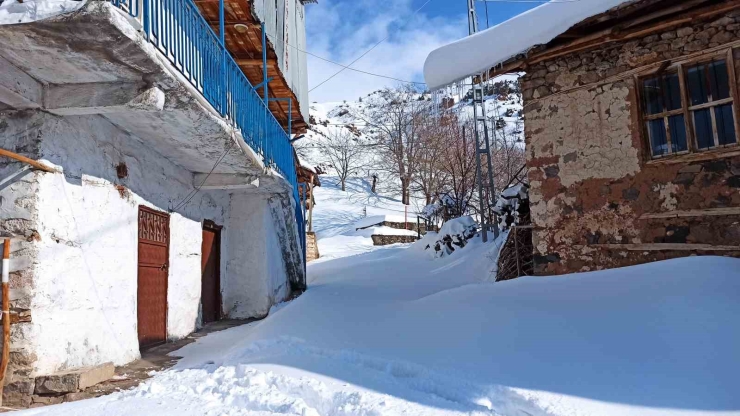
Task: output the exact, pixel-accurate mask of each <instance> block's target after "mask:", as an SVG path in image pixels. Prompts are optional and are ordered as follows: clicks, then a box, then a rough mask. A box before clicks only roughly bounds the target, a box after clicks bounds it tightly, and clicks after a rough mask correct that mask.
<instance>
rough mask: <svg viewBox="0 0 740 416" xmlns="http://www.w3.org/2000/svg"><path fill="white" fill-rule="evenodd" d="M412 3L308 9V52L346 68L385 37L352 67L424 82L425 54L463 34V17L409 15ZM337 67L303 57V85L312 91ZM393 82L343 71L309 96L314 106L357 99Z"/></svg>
mask: <svg viewBox="0 0 740 416" xmlns="http://www.w3.org/2000/svg"><path fill="white" fill-rule="evenodd" d="M418 7H419V5H415V6H412V4H411V0H322V1H321V2H320V4H319V5H312V6H308V8H309V10H308V14H307V27H306V36H307V43H308V50H309V51H310V52H311V53H314V54H316V55H319V56H322V57H325V58H328V59H331V60H333V61H336V62H340V63H342V64H345V65H347V64H349V63H350V62H352V61H353V60H355V59H356V58H357V57H358V56H360V55H361V54H362V53H364V52H365V51H367V50H368V49H370V48H371V47H372V46H373V45H375V44H376V43H377V42H378V41H380V40H381V39H383V38H384V37H386V36H388V35H389V34H390V35H391V36H390V38H389V39H388V40H386V41H385V42H383V43H381V44H380V45H379V46H378V47H376V48H375V49H374V50H373V51H372V52H370V53H369V54H367V55H366V56H365V57H363V58H362V59H361V60H359V61H358V62H357V63H355V64H354V65H352V67H353V68H356V69H360V70H363V71H368V72H373V73H378V74H383V75H387V76H390V77H394V78H399V79H403V80H408V81H423V77H422V68H423V65H424V60H425V59H426V57H427V54H428V53H429V52H430V51H431V50H433V49H435V48H436V47H438V46H440V45H443V44H445V43H448V42H450V41H452V40H455V39H459V38H461V37H463V36H464V35H465V34H466V33H467V24H466V22H465V15H462V16H459V17H458V18H454V19H449V18H440V17H437V18H431V17H429V16H428V15H427V14H426V13H424V9H422V11H420V12H419V13H417V14H416V15H413V13H414V10H415V8H418ZM340 69H341V67H339V66H337V65H334V64H331V63H328V62H324V61H322V60H320V59H318V58H315V57H312V56H310V55H309V57H308V85H309V88H313V87H315V86H316V85H318V84H319V83H321V82H322V81H324V80H325V79H327V78H328V77H329V76H331V75H332V74H334V73H335V72H337V71H338V70H340ZM396 84H398V83H397V82H396V81H393V80H388V79H383V78H378V77H373V76H370V75H366V74H361V73H358V72H354V71H350V70H345V71H343V72H342V73H341V74H339V75H337V76H336V77H335V78H333V79H332V80H331V81H329V82H327V83H326V84H324V85H322V86H321V87H319V88H317V89H316V90H314V91H313V92H311V93H310V96H309V99H310V100H311V101H312V102H313V101H318V102H326V101H341V100H345V99H346V100H356V99H357V98H358V97H361V96H365V95H367V94H369V93H370V92H372V91H375V90H377V89H380V88H382V87H384V86H392V85H396Z"/></svg>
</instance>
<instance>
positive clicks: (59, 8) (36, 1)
mask: <svg viewBox="0 0 740 416" xmlns="http://www.w3.org/2000/svg"><path fill="white" fill-rule="evenodd" d="M85 3H86V1H78V0H25V1H23V2H20V1H18V0H4V1H0V25H10V24H15V23H29V22H35V21H37V20H43V19H48V18H50V17H54V16H57V15H60V14H63V13H70V12H73V11H75V10H78V9H79V8H81V7H82V6H84V5H85Z"/></svg>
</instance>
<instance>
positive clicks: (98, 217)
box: [0, 112, 290, 374]
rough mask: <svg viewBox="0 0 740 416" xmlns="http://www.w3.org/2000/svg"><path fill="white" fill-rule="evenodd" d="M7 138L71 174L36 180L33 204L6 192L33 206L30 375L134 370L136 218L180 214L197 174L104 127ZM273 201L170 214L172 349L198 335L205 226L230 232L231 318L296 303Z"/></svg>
mask: <svg viewBox="0 0 740 416" xmlns="http://www.w3.org/2000/svg"><path fill="white" fill-rule="evenodd" d="M4 133H6V134H7V135H6V136H5V137H7V138H8V139H5V142H7V143H6V144H11V143H15V142H13V140H16V141H18V140H20V141H21V142H24V141H26V142H28V143H29V144H35V145H36V146H37V147H38V151H37V152H35V154H36V155H37V156H38V157H40V158H42V159H43V160H47V161H48V164H49V165H52V166H55V167H57V168H58V169H59V170H60V171H63V172H64V173H63V174H62V173H56V174H48V173H46V174H38V173H34V174H32V175H35V176H31V177H30V178H31V179H32V180H33V181H34V182H36V181H37V183H36V184H35V185H34V186H33V187H32V188H29V189H32V190H34V191H35V192H33V193H30V194H29V193H28V192H26V191H25V188H23V189H24V191H23V192H20V193H19V192H18V190H17V189H16V191H15V192H14V191H13V189H15V188H13V189H11V188H8V189H7V190H6V191H4V192H3V193H0V196H3V197H4V198H8V199H9V198H14V199H15V197H16V196H18V197H31V198H32V203H31V208H35V209H31V210H30V211H29V212H30V213H29V214H28V216H29V218H31V220H32V221H31V222H28V223H26V224H25V227H26V228H28V227H30V226H32V227H35V228H36V231H37V232H38V239H37V240H34V241H33V242H32V243H28V244H30V248H31V249H29V250H27V253H28V255H27V261H26V262H25V266H24V267H25V268H26V269H27V270H25V272H26V274H28V275H29V276H30V277H29V282H28V287H29V288H32V289H30V291H31V293H30V299H31V300H30V310H31V313H32V317H33V322H32V323H31V324H24V326H23V332H22V333H19V334H17V336H16V338H19V337H20V338H22V341H23V344H24V346H25V347H26V349H27V350H29V351H32V352H33V353H35V354H36V357H37V361H36V363H35V365H34V373H35V374H49V373H53V372H56V371H60V370H64V369H71V368H77V367H82V366H89V365H95V364H99V363H103V362H107V361H113V362H114V363H115V364H124V363H126V362H129V361H131V360H134V359H136V358H137V357H138V356H139V346H138V336H137V315H136V302H137V291H136V288H137V255H138V253H137V248H138V207H139V205H145V206H149V207H152V208H154V209H158V210H161V211H167V210H168V209H169V208H171V207H174V206H175V205H176V204H177V203H178V202H179V201H181V200H182V199H183V198H185V197H186V195H187V194H188V193H189V192H190V191H191V190H192V173H191V172H188V171H186V170H184V169H182V168H180V167H178V166H177V165H174V164H173V163H171V162H170V161H169V160H167V158H165V157H163V156H162V155H160V154H158V153H156V152H154V151H153V150H151V149H150V148H149V147H147V146H146V144H145V143H142V141H140V140H139V139H137V138H135V137H132V136H130V135H128V134H126V133H124V132H122V131H121V130H120V129H118V128H117V127H116V126H114V125H112V124H111V123H109V122H108V121H107V120H105V119H104V118H102V117H98V116H85V117H64V118H62V117H56V116H53V115H49V114H45V113H41V112H27V113H24V115H23V116H22V117H18V118H16V119H14V120H8V121H7V122H6V126H5V128H4ZM16 147H17V146H16ZM21 147H23V146H21ZM121 162H125V163H126V165H127V168H128V177H126V178H125V179H119V178H117V176H116V170H115V166H116V165H117V164H119V163H121ZM117 185H123V188H120V189H119V188H117V187H116V186H117ZM16 188H18V187H16ZM268 198H269V196H268V195H261V194H234V195H230V194H228V193H226V192H223V191H208V192H206V191H203V192H200V193H198V194H197V195H196V196H195V198H193V200H192V201H191V202H190V203H189V204H188V205H186V206H185V207H183V208H181V209H178V210H177V211H176V212H173V213H171V216H170V270H169V278H168V294H167V299H168V308H169V309H168V322H167V327H168V328H167V333H168V337H169V338H170V339H177V338H182V337H184V336H186V335H188V334H189V333H191V332H193V331H194V330H195V329H196V327H197V326H198V325H199V321H200V316H199V315H200V290H201V242H202V221H203V219H211V220H213V221H215V222H216V223H217V224H221V225H224V230H223V234H222V241H221V253H222V258H221V276H222V284H221V286H222V291H223V297H224V300H225V301H226V299H229V301H230V302H232V303H235V304H238V305H239V307H238V308H227V307H226V304H225V305H224V306H225V308H224V309H225V310H226V312H227V313H232V315H231V316H232V317H242V318H246V317H259V316H264V315H265V314H266V313H267V311H268V310H269V308H270V306H272V304H273V303H276V302H280V301H282V300H283V299H284V298H285V297H286V296H287V295H288V294H289V292H290V290H289V285H288V278H287V274H286V272H285V266H284V264H283V262H282V257H281V250H282V249H283V248H282V247H281V245H280V242H279V237H278V236H277V235H276V234H277V232H276V229H275V224H274V218H273V216H271V215H270V210H269V209H268V202H267V201H268ZM232 200H233V201H236V202H235V203H233V202H232ZM15 211H17V209H16V210H15ZM20 258H21V257H19V260H20ZM19 329H20V327H19Z"/></svg>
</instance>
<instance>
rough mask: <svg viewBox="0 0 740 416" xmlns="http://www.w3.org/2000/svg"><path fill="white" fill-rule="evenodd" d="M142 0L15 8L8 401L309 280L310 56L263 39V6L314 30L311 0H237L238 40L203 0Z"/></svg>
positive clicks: (5, 32) (5, 130) (5, 169)
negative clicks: (299, 140) (297, 160)
mask: <svg viewBox="0 0 740 416" xmlns="http://www.w3.org/2000/svg"><path fill="white" fill-rule="evenodd" d="M133 4H134V6H133V8H130V7H128V5H129V3H128V2H124V1H114V2H112V3H111V2H107V1H88V2H76V1H72V2H69V4H68V6H69V8H67V9H66V10H67V13H64V14H60V15H58V16H54V17H50V18H48V19H44V20H40V21H28V20H29V19H28V16H24V15H20V16H15V18H17V20H15V21H10V22H9V21H3V22H0V38H2V39H3V46H2V48H0V150H2V152H0V154H2V156H0V236H2V237H6V236H12V237H13V239H12V242H11V250H10V251H11V253H10V270H9V272H10V273H9V280H10V290H9V295H10V306H11V314H10V318H11V319H10V321H11V322H12V327H11V339H10V346H9V350H10V366H9V368H8V371H7V374H6V376H5V380H4V383H3V384H4V392H3V398H4V404H5V405H9V406H28V405H31V404H32V401H34V400H36V398H37V397H38V395H39V394H48V393H49V391H47V390H48V389H47V390H44V389H43V388H40V385H39V383H38V380H40V379H41V380H43V377H44V376H48V375H53V374H59V373H65V374H66V373H75V372H76V371H77V370H79V369H81V368H89V367H92V366H99V365H101V364H105V363H113V364H115V365H122V364H125V363H128V362H130V361H133V360H135V359H137V358H138V357H140V351H141V350H142V349H145V348H148V347H150V346H152V345H157V344H160V343H164V342H168V341H172V340H176V339H180V338H183V337H186V336H187V335H189V334H190V333H192V332H193V331H195V330H196V329H198V328H200V327H202V326H203V325H205V324H206V323H209V322H212V321H215V320H219V319H222V318H242V319H243V318H260V317H264V316H266V315H267V313H268V311H269V309H270V307H271V306H272V305H274V304H275V303H278V302H281V301H283V300H285V299H286V298H287V297H289V296H291V295H292V294H295V292H300V291H302V290H304V289H305V261H304V254H303V253H304V252H303V242H304V239H303V236H302V235H301V234H302V232H303V231H304V230H303V229H302V228H303V217H302V212H301V210H300V209H299V208H300V206H299V205H298V203H297V201H298V198H297V189H296V172H295V167H294V164H293V157H292V155H293V153H292V152H293V149H292V146H291V145H290V135H291V134H298V133H301V132H302V129H303V128H305V125H306V124H305V121H304V120H305V117H304V116H305V111H307V108H306V107H305V106H302V105H301V102H305V100H306V98H307V97H306V95H305V94H306V90H305V88H304V87H305V82H303V81H305V80H303V79H302V78H303V76H305V70H306V66H305V59H303V58H301V59H298V58H296V57H295V56H293V55H292V54H293V53H294V52H288V51H287V50H285V51H283V50H281V51H279V53H276V52H275V50H274V49H272V48H273V45H272V44H267V45H265V44H260V43H257V45H254V43H253V42H252V43H250V40H254V39H257V42H259V39H261V38H263V37H262V36H261V35H260V31H261V27H260V24H259V22H260V19H263V20H269V21H271V22H272V28H270V27H269V25H268V27H266V29H265V31H267V32H268V34H269V35H270V36H271V37H277V38H278V39H279V38H280V36H281V33H282V31H283V28H285V30H286V31H287V30H288V28H289V24H290V25H293V24H296V23H297V24H298V27H297V28H295V27H290V29H291V30H292V31H293V32H291V34H290V36H291V39H294V40H295V39H296V37H297V38H299V39H298V40H295V41H296V42H299V41H300V39H303V38H302V37H301V36H295V33H296V32H297V33H299V34H303V36H304V37H305V26H304V22H303V20H302V19H303V16H304V11H303V7H304V6H303V2H301V1H299V0H289V1H286V2H281V5H280V6H281V9H280V10H277V9H274V10H265V9H260V10H255V9H250V8H252V7H253V6H254V2H234V4H231V5H230V6H229V8H228V13H227V14H226V24H227V25H228V26H227V27H228V39H229V42H226V43H219V37H218V35H216V33H218V24H217V23H216V31H215V32H214V31H212V29H211V28H209V22H210V21H208V20H206V19H204V18H203V17H202V16H203V15H201V12H203V11H201V10H199V9H198V8H197V7H198V6H196V5H195V3H194V2H159V1H151V2H139V3H136V2H134V3H133ZM137 4H138V6H137ZM216 4H218V3H216ZM276 4H277V3H276ZM211 5H212V4H211V3H208V4H205V3H204V4H202V6H204V7H205V6H208V7H210V6H211ZM283 6H284V7H285V8H292V9H290V10H284V9H283ZM260 7H263V5H262V4H261V2H260ZM276 7H277V6H276ZM154 8H158V9H157V11H156V12H153V10H154ZM175 8H180V9H175ZM240 8H241V9H240ZM21 9H22V8H21ZM9 10H10V9H9ZM245 10H246V11H245ZM10 12H11V14H12V10H10ZM206 12H212V10H207V11H205V12H203V13H205V14H204V15H207V13H206ZM216 12H218V10H216ZM236 12H239V13H238V15H236V14H235V13H236ZM271 13H272V16H271V15H270V14H271ZM3 15H4V14H2V13H0V16H3ZM173 16H175V17H173ZM178 16H179V17H178ZM185 17H187V21H186V23H182V22H183V21H182V20H178V19H179V18H182V19H185ZM265 17H267V19H265ZM299 17H300V18H299ZM164 18H166V19H169V20H168V22H167V25H166V26H163V25H162V24H161V23H162V22H161V21H159V20H161V19H164ZM283 18H285V19H289V22H290V23H288V22H283V21H282V19H283ZM18 20H21V21H22V23H18ZM247 20H250V21H247ZM234 22H239V23H234ZM178 25H179V26H178ZM239 25H241V26H243V27H242V28H241V29H240V26H239ZM168 28H169V29H168ZM244 28H246V31H247V32H248V33H246V34H244V33H243V30H244ZM168 30H171V31H173V32H174V33H175V34H176V35H177V36H173V34H172V33H169V32H168ZM276 31H277V32H276ZM285 35H286V36H287V32H286V34H285ZM239 36H243V37H244V39H242V41H239V42H236V41H235V39H238V37H239ZM176 39H180V41H179V42H181V43H179V44H178V43H177V42H178V41H177V40H176ZM208 42H211V43H210V45H208V48H207V49H200V48H205V46H203V45H205V44H207V43H208ZM224 45H225V46H224ZM234 45H239V47H240V48H242V49H239V50H236V49H232V47H233V48H235V46H234ZM245 45H252V46H253V47H254V48H259V54H261V53H262V51H265V53H266V55H267V61H268V67H269V74H270V77H271V79H270V81H269V87H268V91H264V88H265V87H264V84H263V87H262V89H260V90H256V89H253V88H252V86H251V85H250V84H252V85H257V84H258V83H259V81H256V80H255V79H254V78H256V77H258V76H259V77H261V75H259V74H261V73H262V72H261V71H262V70H260V71H259V74H258V75H255V71H253V69H254V68H253V66H254V61H256V59H247V58H240V55H239V54H244V55H247V54H248V53H251V54H252V55H256V54H257V52H256V51H255V50H251V51H247V50H243V49H244V48H245ZM224 47H225V48H226V49H225V50H224V49H221V51H222V52H221V53H219V54H213V51H215V50H218V48H224ZM209 54H210V55H209ZM220 60H225V62H222V61H220ZM260 61H261V60H260ZM288 61H290V66H291V69H290V71H286V70H285V68H286V67H285V65H287V62H288ZM216 63H218V65H216ZM222 65H223V66H222ZM245 68H246V69H245ZM224 69H225V70H226V71H228V73H223V72H222V71H223V70H224ZM247 69H249V70H250V71H247ZM263 70H264V71H266V72H267V71H268V68H263ZM301 71H302V72H301ZM250 77H252V78H250ZM263 94H264V95H263ZM266 97H269V100H268V101H265V100H264V98H266ZM24 158H26V159H24ZM27 159H31V162H34V161H36V162H39V163H41V164H43V165H44V166H46V167H47V168H48V169H46V171H44V170H38V169H28V166H27V164H26V163H22V162H19V161H22V160H27ZM297 208H298V209H297Z"/></svg>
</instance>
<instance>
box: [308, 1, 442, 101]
mask: <svg viewBox="0 0 740 416" xmlns="http://www.w3.org/2000/svg"><path fill="white" fill-rule="evenodd" d="M430 1H432V0H427V1H426V2H424V4H422V5H421V7H419V8H418V9H416V11H414V13H412V14H411V16H409V18H411V17H414V16H416V14H417V13H419V11H421V9H423V8H424V6H426V5H427V4H429V2H430ZM390 37H391V35H390V33H389V34H388V35H387V36H386V37H384V38H383V39H381V40H380V41H379V42H378V43H376V44H375V45H373V46H372V47H371V48H370V49H368V50H367V51H365V53H363V54H362V55H360V56H359V57H357V59H355V60H354V61H352V62H350V63H349V65H347V67H345V68H342V69H340V70H339V71H337V72H335V73H334V74H333V75H332V76H330V77H329V78H327V79H325V80H324V81H322V82H321V83H320V84H319V85H317V86H315V87H313V88H311V89H310V90H308V92H311V91H313V90H315V89H316V88H319V87H320V86H322V85H324V84H326V83H327V82H329V81H330V80H332V79H333V78H334V77H336V76H337V75H339V74H341V73H342V72H344V70H345V69H347V68H348V67H350V66H352V65H354V64H355V62H357V61H359V60H360V59H362V58H363V57H364V56H365V55H367V54H369V53H370V52H371V51H372V50H373V49H375V48H377V47H378V46H379V45H380V44H381V43H383V42H385V41H386V40H388V39H389V38H390Z"/></svg>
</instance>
